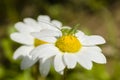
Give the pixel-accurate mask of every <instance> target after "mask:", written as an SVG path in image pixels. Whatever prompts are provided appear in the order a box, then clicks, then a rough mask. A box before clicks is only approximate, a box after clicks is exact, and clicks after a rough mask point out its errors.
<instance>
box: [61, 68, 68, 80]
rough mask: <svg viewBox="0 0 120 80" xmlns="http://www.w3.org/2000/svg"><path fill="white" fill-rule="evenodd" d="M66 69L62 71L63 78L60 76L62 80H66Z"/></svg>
mask: <svg viewBox="0 0 120 80" xmlns="http://www.w3.org/2000/svg"><path fill="white" fill-rule="evenodd" d="M67 70H68V69H67V68H65V69H64V73H63V76H62V80H66V77H67Z"/></svg>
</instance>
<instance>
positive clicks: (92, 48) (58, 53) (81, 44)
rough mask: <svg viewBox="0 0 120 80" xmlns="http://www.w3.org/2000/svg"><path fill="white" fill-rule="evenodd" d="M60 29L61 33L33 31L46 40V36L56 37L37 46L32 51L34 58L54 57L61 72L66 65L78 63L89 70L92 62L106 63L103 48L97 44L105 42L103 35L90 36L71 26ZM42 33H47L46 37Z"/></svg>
mask: <svg viewBox="0 0 120 80" xmlns="http://www.w3.org/2000/svg"><path fill="white" fill-rule="evenodd" d="M60 31H61V33H59V32H57V31H53V32H52V33H49V32H50V31H49V32H47V31H44V33H42V32H41V33H32V35H33V36H34V37H36V38H37V39H40V40H41V39H42V40H44V41H45V39H44V38H46V37H49V36H53V37H56V39H55V40H54V41H52V42H51V43H50V42H49V43H48V44H43V45H41V46H38V47H36V48H35V49H34V50H33V51H32V52H31V53H30V54H31V55H32V57H33V58H34V59H36V58H42V59H43V60H44V61H46V60H49V59H51V58H52V59H53V61H54V62H53V63H54V68H55V70H56V71H57V72H61V73H63V70H64V69H65V67H66V68H68V69H73V68H75V66H76V64H77V63H79V64H80V65H81V66H82V67H84V68H86V69H88V70H90V69H91V68H92V62H96V63H101V64H104V63H106V58H105V56H104V55H103V54H102V50H101V49H100V48H99V47H98V46H97V45H100V44H104V43H105V40H104V38H103V37H101V36H99V35H91V36H88V35H85V34H84V33H83V32H82V31H80V30H76V29H71V28H61V29H60ZM58 33H59V34H58ZM56 34H58V35H56ZM42 35H46V37H45V36H44V37H43V36H42ZM49 40H51V38H49ZM53 42H54V43H53ZM43 53H44V54H43Z"/></svg>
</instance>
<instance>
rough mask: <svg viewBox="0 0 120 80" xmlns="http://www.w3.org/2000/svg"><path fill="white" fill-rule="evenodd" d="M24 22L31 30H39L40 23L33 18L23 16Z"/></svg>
mask: <svg viewBox="0 0 120 80" xmlns="http://www.w3.org/2000/svg"><path fill="white" fill-rule="evenodd" d="M24 22H25V24H26V25H27V26H28V27H29V28H32V29H33V30H34V31H32V32H38V31H40V30H41V25H39V24H38V23H37V22H36V21H35V20H34V19H32V18H25V19H24Z"/></svg>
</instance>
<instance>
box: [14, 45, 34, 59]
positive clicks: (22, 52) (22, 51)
mask: <svg viewBox="0 0 120 80" xmlns="http://www.w3.org/2000/svg"><path fill="white" fill-rule="evenodd" d="M33 48H34V47H33V46H21V47H19V48H18V49H17V50H16V51H15V53H14V55H13V58H14V59H18V58H21V57H24V56H28V55H29V53H30V51H32V49H33Z"/></svg>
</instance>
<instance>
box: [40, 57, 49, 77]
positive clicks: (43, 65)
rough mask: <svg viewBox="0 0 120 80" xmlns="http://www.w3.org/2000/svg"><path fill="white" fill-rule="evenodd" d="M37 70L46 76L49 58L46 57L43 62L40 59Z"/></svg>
mask: <svg viewBox="0 0 120 80" xmlns="http://www.w3.org/2000/svg"><path fill="white" fill-rule="evenodd" d="M39 70H40V73H41V75H42V76H47V75H48V73H49V71H50V60H49V59H48V60H46V61H45V62H43V61H40V67H39Z"/></svg>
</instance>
